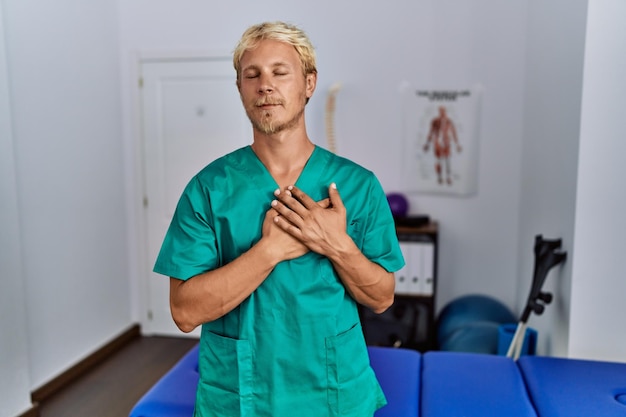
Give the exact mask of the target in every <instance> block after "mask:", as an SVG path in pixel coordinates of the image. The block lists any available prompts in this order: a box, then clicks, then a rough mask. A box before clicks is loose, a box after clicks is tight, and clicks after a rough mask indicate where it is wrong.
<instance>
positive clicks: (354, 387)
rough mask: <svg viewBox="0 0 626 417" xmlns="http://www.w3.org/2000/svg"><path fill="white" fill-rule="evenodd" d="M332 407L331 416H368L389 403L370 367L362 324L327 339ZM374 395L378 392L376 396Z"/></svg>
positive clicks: (329, 389)
mask: <svg viewBox="0 0 626 417" xmlns="http://www.w3.org/2000/svg"><path fill="white" fill-rule="evenodd" d="M326 365H327V371H328V406H329V411H330V415H331V416H350V417H352V416H354V417H361V416H368V415H373V414H374V411H376V409H377V408H379V407H381V406H382V405H384V404H386V400H385V397H384V394H383V392H382V389H381V388H380V385H379V384H378V381H377V379H376V376H375V374H374V371H373V369H372V368H371V366H370V362H369V356H368V355H367V349H366V348H365V339H364V337H363V331H362V329H361V325H360V324H359V323H357V324H355V325H354V326H353V327H352V328H350V329H349V330H347V331H345V332H343V333H340V334H338V335H336V336H332V337H327V338H326ZM373 394H374V395H373Z"/></svg>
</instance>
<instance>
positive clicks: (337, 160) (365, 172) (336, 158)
mask: <svg viewBox="0 0 626 417" xmlns="http://www.w3.org/2000/svg"><path fill="white" fill-rule="evenodd" d="M317 152H319V154H320V155H321V156H322V159H323V160H326V161H327V165H328V167H329V168H331V167H332V168H333V169H334V170H338V171H343V172H346V173H349V174H350V175H351V176H352V177H353V178H355V179H360V180H366V179H375V178H376V176H375V175H374V173H373V172H372V171H370V170H369V169H367V168H365V167H364V166H362V165H360V164H358V163H356V162H354V161H352V160H351V159H348V158H345V157H343V156H340V155H337V154H335V153H332V152H330V151H329V150H326V149H324V148H322V147H320V146H317Z"/></svg>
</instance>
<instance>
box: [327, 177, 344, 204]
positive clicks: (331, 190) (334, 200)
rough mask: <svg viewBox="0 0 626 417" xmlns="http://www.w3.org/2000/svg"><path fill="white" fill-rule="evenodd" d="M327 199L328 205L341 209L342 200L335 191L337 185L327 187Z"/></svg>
mask: <svg viewBox="0 0 626 417" xmlns="http://www.w3.org/2000/svg"><path fill="white" fill-rule="evenodd" d="M328 197H330V205H331V206H332V207H336V208H343V200H341V196H340V195H339V191H338V190H337V184H335V183H334V182H333V183H332V184H330V187H328Z"/></svg>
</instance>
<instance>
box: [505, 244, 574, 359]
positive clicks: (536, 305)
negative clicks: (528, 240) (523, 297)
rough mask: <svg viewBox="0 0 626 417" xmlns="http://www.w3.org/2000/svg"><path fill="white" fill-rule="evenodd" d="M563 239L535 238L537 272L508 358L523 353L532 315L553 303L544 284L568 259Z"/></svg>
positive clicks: (535, 271)
mask: <svg viewBox="0 0 626 417" xmlns="http://www.w3.org/2000/svg"><path fill="white" fill-rule="evenodd" d="M560 249H561V239H554V240H547V239H544V238H543V236H541V235H537V236H535V249H534V251H535V270H534V273H533V282H532V286H531V288H530V294H529V295H528V300H527V301H526V307H525V308H524V311H523V312H522V315H521V316H520V320H519V323H518V324H517V329H516V330H515V334H514V335H513V339H512V340H511V344H510V345H509V350H508V351H507V353H506V356H507V357H509V358H513V360H517V359H518V358H519V357H520V354H521V352H522V346H523V345H524V338H525V336H526V328H527V327H528V319H529V318H530V314H531V313H535V314H537V315H538V316H540V315H541V314H543V312H544V310H545V306H546V305H547V304H550V303H551V302H552V294H551V293H549V292H543V291H542V289H541V288H542V287H543V283H544V282H545V280H546V276H547V275H548V272H549V271H550V269H552V268H553V267H554V266H556V265H558V264H560V263H562V262H564V261H565V259H566V258H567V252H564V251H561V250H560Z"/></svg>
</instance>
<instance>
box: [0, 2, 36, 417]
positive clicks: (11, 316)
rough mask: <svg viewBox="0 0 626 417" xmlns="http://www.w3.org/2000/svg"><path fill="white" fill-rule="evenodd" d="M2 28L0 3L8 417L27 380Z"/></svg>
mask: <svg viewBox="0 0 626 417" xmlns="http://www.w3.org/2000/svg"><path fill="white" fill-rule="evenodd" d="M4 26H5V24H4V10H3V7H2V3H0V230H1V231H2V232H1V233H0V375H2V377H0V416H12V415H17V414H19V413H21V412H22V411H25V410H26V409H27V408H28V407H29V406H30V396H29V392H30V379H29V361H28V339H27V335H26V315H25V313H26V309H25V308H24V283H23V281H22V247H21V243H20V242H21V238H20V230H19V213H18V209H17V202H16V201H17V187H16V182H15V164H14V160H13V155H14V150H13V130H12V126H11V106H10V102H9V76H8V72H7V63H6V54H5V36H4V33H5V31H4Z"/></svg>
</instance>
